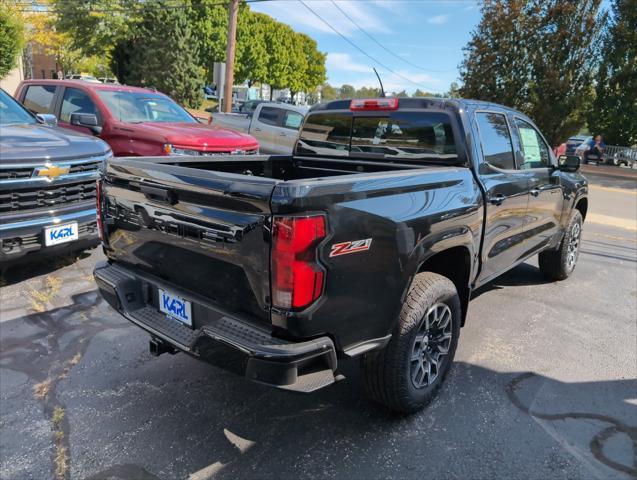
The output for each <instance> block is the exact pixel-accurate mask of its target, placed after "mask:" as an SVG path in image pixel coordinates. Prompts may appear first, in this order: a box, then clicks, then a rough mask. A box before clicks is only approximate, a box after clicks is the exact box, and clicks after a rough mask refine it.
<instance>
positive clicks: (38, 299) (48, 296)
mask: <svg viewBox="0 0 637 480" xmlns="http://www.w3.org/2000/svg"><path fill="white" fill-rule="evenodd" d="M61 287H62V279H61V278H59V277H56V276H54V275H49V276H48V277H46V278H45V279H44V288H43V289H42V290H36V289H34V288H30V289H29V290H28V292H27V294H28V295H29V297H31V308H32V309H33V310H34V311H36V312H38V313H42V312H44V311H46V307H47V305H48V304H49V303H51V301H52V300H53V299H54V298H55V297H56V296H57V293H58V292H59V291H60V288H61Z"/></svg>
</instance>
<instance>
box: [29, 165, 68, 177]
mask: <svg viewBox="0 0 637 480" xmlns="http://www.w3.org/2000/svg"><path fill="white" fill-rule="evenodd" d="M70 170H71V167H69V166H68V165H45V166H44V167H38V168H36V169H35V172H34V173H33V176H34V177H47V178H48V179H49V180H53V179H54V178H57V177H59V176H60V175H66V174H67V173H69V171H70Z"/></svg>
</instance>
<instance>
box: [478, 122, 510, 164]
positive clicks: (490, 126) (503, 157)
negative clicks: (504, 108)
mask: <svg viewBox="0 0 637 480" xmlns="http://www.w3.org/2000/svg"><path fill="white" fill-rule="evenodd" d="M476 119H477V121H478V128H479V129H480V143H482V154H483V155H484V161H485V162H486V163H488V164H489V165H491V166H493V167H496V168H500V169H502V170H514V169H515V160H514V159H513V144H512V143H511V134H510V132H509V127H508V125H507V121H506V117H505V116H504V115H503V114H501V113H493V112H478V113H476Z"/></svg>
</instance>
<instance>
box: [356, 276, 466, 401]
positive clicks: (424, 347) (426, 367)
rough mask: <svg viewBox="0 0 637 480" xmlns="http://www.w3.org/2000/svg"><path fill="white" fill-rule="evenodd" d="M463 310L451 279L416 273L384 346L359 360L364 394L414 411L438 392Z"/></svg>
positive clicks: (455, 342)
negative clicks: (390, 334) (387, 341)
mask: <svg viewBox="0 0 637 480" xmlns="http://www.w3.org/2000/svg"><path fill="white" fill-rule="evenodd" d="M461 316H462V310H461V306H460V298H459V296H458V292H457V291H456V287H455V285H454V284H453V283H452V282H451V280H449V279H448V278H446V277H443V276H442V275H438V274H437V273H432V272H424V273H421V274H418V275H417V276H416V278H415V279H414V282H413V284H412V286H411V289H410V290H409V294H408V295H407V298H406V300H405V303H404V304H403V307H402V310H401V312H400V315H399V318H398V322H397V325H396V327H395V328H394V331H393V333H392V338H391V340H390V341H389V343H388V344H387V346H386V347H385V348H384V349H382V350H380V351H375V352H370V353H367V354H365V355H364V356H363V358H362V360H361V369H362V379H363V386H364V388H365V391H366V393H367V395H368V396H369V397H370V398H371V399H372V400H374V401H376V402H378V403H381V404H383V405H385V406H386V407H387V408H389V409H390V410H393V411H395V412H400V413H414V412H417V411H418V410H420V409H422V408H423V407H424V406H425V405H427V404H428V403H429V402H430V401H431V400H432V399H433V398H434V397H435V396H436V394H437V393H438V390H439V389H440V387H441V386H442V384H443V382H444V379H445V377H446V375H447V373H448V372H449V368H450V366H451V364H452V363H453V357H454V355H455V353H456V347H457V345H458V336H459V334H460V319H461Z"/></svg>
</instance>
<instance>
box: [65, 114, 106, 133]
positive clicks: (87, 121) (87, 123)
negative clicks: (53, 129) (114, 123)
mask: <svg viewBox="0 0 637 480" xmlns="http://www.w3.org/2000/svg"><path fill="white" fill-rule="evenodd" d="M69 123H70V124H71V125H75V126H77V127H86V128H88V129H89V130H90V131H91V132H93V133H94V134H95V135H99V134H100V133H102V127H100V126H99V125H98V123H97V116H96V115H94V114H92V113H72V114H71V119H70V121H69Z"/></svg>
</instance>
